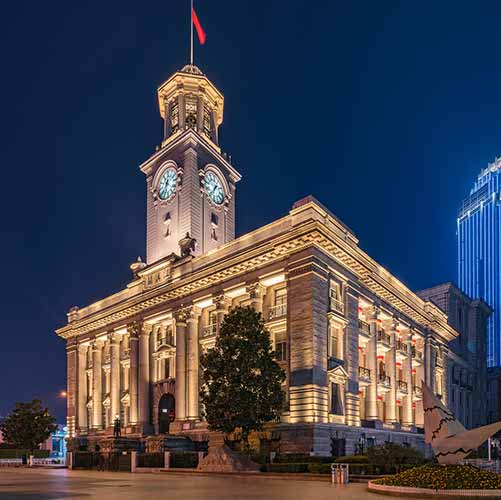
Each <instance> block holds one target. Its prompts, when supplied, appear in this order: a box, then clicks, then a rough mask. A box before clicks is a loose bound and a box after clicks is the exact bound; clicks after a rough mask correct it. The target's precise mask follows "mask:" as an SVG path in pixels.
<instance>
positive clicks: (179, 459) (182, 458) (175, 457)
mask: <svg viewBox="0 0 501 500" xmlns="http://www.w3.org/2000/svg"><path fill="white" fill-rule="evenodd" d="M169 465H170V467H172V468H180V469H195V468H196V467H197V466H198V452H184V453H173V452H171V454H170V464H169Z"/></svg>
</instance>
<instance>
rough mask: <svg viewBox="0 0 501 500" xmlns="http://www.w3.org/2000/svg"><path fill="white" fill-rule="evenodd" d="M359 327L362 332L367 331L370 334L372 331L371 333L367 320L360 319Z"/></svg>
mask: <svg viewBox="0 0 501 500" xmlns="http://www.w3.org/2000/svg"><path fill="white" fill-rule="evenodd" d="M358 329H359V330H360V331H361V332H363V333H366V334H367V335H370V333H371V329H370V326H369V323H367V322H366V321H363V320H361V319H359V320H358Z"/></svg>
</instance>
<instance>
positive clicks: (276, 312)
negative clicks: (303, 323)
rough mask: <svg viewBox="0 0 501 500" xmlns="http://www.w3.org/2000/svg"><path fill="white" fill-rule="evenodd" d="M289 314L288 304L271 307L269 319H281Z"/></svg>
mask: <svg viewBox="0 0 501 500" xmlns="http://www.w3.org/2000/svg"><path fill="white" fill-rule="evenodd" d="M286 314H287V304H277V305H276V306H271V307H270V312H269V314H268V318H269V319H276V318H281V317H283V316H285V315H286Z"/></svg>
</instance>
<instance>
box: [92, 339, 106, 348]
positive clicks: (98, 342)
mask: <svg viewBox="0 0 501 500" xmlns="http://www.w3.org/2000/svg"><path fill="white" fill-rule="evenodd" d="M103 345H104V341H103V340H102V339H94V341H93V342H92V350H93V351H100V350H101V349H102V348H103Z"/></svg>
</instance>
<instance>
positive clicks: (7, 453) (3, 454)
mask: <svg viewBox="0 0 501 500" xmlns="http://www.w3.org/2000/svg"><path fill="white" fill-rule="evenodd" d="M23 455H26V456H27V457H29V456H30V455H31V453H30V452H29V451H27V450H19V449H13V450H9V449H0V458H22V456H23ZM33 455H34V456H35V458H48V457H49V450H35V451H34V453H33Z"/></svg>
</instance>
